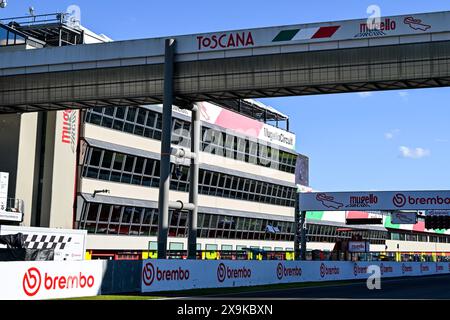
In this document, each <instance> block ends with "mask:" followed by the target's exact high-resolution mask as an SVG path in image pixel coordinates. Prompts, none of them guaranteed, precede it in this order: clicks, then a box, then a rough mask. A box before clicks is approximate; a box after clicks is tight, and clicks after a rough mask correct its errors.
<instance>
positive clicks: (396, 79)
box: [0, 41, 450, 113]
mask: <svg viewBox="0 0 450 320" xmlns="http://www.w3.org/2000/svg"><path fill="white" fill-rule="evenodd" d="M449 85H450V41H442V42H427V43H418V44H402V45H394V46H379V47H367V48H352V49H339V50H327V51H314V52H302V53H284V54H273V55H264V56H252V57H238V58H226V59H225V58H223V59H217V60H202V61H194V62H179V63H176V66H175V95H176V97H177V100H178V101H177V103H178V104H182V103H183V102H185V101H214V100H222V99H237V98H259V97H281V96H302V95H311V94H327V93H344V92H361V91H374V90H392V89H413V88H431V87H443V86H449ZM162 96H163V64H157V65H140V66H128V67H116V68H96V69H88V70H80V71H70V72H52V73H40V74H26V75H17V76H3V77H0V113H16V112H32V111H43V110H60V109H70V108H91V107H101V106H109V105H119V106H122V105H140V104H154V103H161V102H162Z"/></svg>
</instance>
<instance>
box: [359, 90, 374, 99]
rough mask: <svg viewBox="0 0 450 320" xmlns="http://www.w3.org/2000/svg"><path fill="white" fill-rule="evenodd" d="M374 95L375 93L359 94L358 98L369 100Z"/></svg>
mask: <svg viewBox="0 0 450 320" xmlns="http://www.w3.org/2000/svg"><path fill="white" fill-rule="evenodd" d="M372 95H373V92H367V91H365V92H358V96H360V97H361V98H363V99H364V98H368V97H371V96H372Z"/></svg>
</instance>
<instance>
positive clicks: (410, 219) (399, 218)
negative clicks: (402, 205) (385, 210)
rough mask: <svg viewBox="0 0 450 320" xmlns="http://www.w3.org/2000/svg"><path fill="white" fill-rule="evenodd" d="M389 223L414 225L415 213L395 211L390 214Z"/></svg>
mask: <svg viewBox="0 0 450 320" xmlns="http://www.w3.org/2000/svg"><path fill="white" fill-rule="evenodd" d="M391 223H394V224H416V223H417V212H401V211H395V212H392V213H391Z"/></svg>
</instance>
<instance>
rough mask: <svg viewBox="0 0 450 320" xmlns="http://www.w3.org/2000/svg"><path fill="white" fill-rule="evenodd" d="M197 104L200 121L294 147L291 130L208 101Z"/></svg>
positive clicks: (180, 111) (184, 112)
mask: <svg viewBox="0 0 450 320" xmlns="http://www.w3.org/2000/svg"><path fill="white" fill-rule="evenodd" d="M198 104H199V105H200V120H201V121H204V122H207V123H211V124H215V125H218V126H220V127H222V128H225V129H230V130H232V131H233V132H238V133H241V134H242V135H245V136H248V137H251V138H257V139H259V140H261V141H265V142H267V143H270V144H273V145H279V146H283V147H286V148H289V149H292V150H294V149H295V143H296V140H295V134H293V133H291V132H288V131H286V130H283V129H279V128H276V127H274V126H271V125H268V124H266V123H264V122H261V121H258V120H255V119H251V118H249V117H246V116H244V115H241V114H239V113H236V112H233V111H231V110H228V109H225V108H222V107H220V106H218V105H215V104H213V103H210V102H198ZM173 110H174V111H175V112H178V113H182V114H184V115H186V116H188V117H190V116H191V112H190V111H189V110H185V109H180V108H178V107H174V108H173Z"/></svg>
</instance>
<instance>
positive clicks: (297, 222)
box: [294, 194, 301, 260]
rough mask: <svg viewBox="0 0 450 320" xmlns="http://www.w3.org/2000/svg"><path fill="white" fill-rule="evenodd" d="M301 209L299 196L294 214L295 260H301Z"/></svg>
mask: <svg viewBox="0 0 450 320" xmlns="http://www.w3.org/2000/svg"><path fill="white" fill-rule="evenodd" d="M300 226H301V225H300V208H299V196H298V194H297V196H296V199H295V213H294V259H295V260H300V253H301V250H300V238H301V235H300V233H301V232H300Z"/></svg>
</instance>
